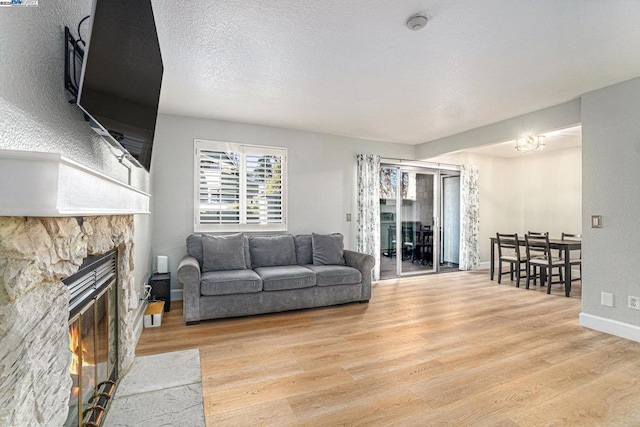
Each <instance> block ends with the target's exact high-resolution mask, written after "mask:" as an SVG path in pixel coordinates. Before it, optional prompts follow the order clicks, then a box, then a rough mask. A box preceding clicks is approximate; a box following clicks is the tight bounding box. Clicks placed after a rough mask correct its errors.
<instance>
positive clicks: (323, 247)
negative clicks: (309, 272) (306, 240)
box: [311, 233, 346, 265]
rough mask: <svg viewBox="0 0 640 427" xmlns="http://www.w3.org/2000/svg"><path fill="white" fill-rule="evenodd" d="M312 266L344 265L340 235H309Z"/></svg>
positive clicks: (342, 244)
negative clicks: (311, 249)
mask: <svg viewBox="0 0 640 427" xmlns="http://www.w3.org/2000/svg"><path fill="white" fill-rule="evenodd" d="M311 243H312V245H313V265H345V264H346V263H345V261H344V243H343V239H342V234H340V233H333V234H316V233H312V234H311Z"/></svg>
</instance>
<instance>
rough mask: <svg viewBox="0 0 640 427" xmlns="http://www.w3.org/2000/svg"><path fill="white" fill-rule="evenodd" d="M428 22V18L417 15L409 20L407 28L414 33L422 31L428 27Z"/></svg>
mask: <svg viewBox="0 0 640 427" xmlns="http://www.w3.org/2000/svg"><path fill="white" fill-rule="evenodd" d="M427 21H428V19H427V17H426V16H424V15H422V14H420V13H416V14H415V15H411V16H410V17H409V19H407V28H408V29H410V30H413V31H418V30H421V29H423V28H424V26H425V25H427Z"/></svg>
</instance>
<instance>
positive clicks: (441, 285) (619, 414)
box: [137, 271, 640, 426]
mask: <svg viewBox="0 0 640 427" xmlns="http://www.w3.org/2000/svg"><path fill="white" fill-rule="evenodd" d="M580 302H581V301H580V283H579V282H578V283H577V285H574V291H573V293H572V297H571V298H566V297H564V295H563V291H562V289H561V288H560V287H556V288H555V289H554V291H553V293H552V295H547V294H546V293H545V291H544V290H542V289H540V288H536V289H532V290H525V289H523V288H520V289H518V288H515V286H514V283H513V282H510V281H509V280H508V278H507V280H503V283H502V284H501V285H498V284H497V283H496V282H492V281H490V280H489V279H488V271H479V272H459V273H448V274H442V275H437V276H435V275H432V276H422V277H413V278H406V279H399V280H387V281H382V282H379V283H378V284H376V285H374V287H373V294H372V298H371V302H370V303H369V304H350V305H344V306H338V307H330V308H321V309H312V310H303V311H296V312H288V313H280V314H273V315H264V316H254V317H248V318H238V319H227V320H218V321H208V322H202V323H201V324H199V325H196V326H189V327H186V326H184V324H183V322H182V311H181V308H180V305H179V304H175V307H176V308H174V309H173V310H172V311H171V312H170V313H169V315H168V316H166V317H165V318H164V319H163V321H162V326H161V327H159V328H154V329H146V330H144V332H143V334H142V337H141V339H140V342H139V344H138V349H137V354H138V355H146V354H154V353H160V352H167V351H174V350H181V349H188V348H199V349H200V357H201V364H202V387H203V395H204V396H203V397H204V407H205V408H204V409H205V416H206V420H207V425H209V426H227V425H234V426H249V425H273V426H287V425H321V426H335V425H384V426H387V425H407V426H431V425H454V426H464V425H469V426H537V425H544V426H563V425H576V426H640V380H639V379H640V343H636V342H633V341H628V340H624V339H621V338H617V337H614V336H610V335H607V334H604V333H600V332H596V331H593V330H590V329H586V328H582V327H580V326H579V325H578V314H579V312H580ZM172 305H173V304H172ZM161 371H162V369H161V368H160V367H159V372H161Z"/></svg>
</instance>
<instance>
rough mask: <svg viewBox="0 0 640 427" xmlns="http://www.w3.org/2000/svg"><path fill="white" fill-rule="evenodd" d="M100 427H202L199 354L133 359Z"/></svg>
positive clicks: (165, 354) (194, 352) (164, 355)
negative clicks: (102, 426) (175, 426)
mask: <svg viewBox="0 0 640 427" xmlns="http://www.w3.org/2000/svg"><path fill="white" fill-rule="evenodd" d="M103 425H104V426H106V427H124V426H136V427H144V426H154V427H155V426H162V425H185V426H204V425H205V420H204V406H203V403H202V378H201V374H200V352H199V351H198V350H197V349H195V350H185V351H176V352H172V353H163V354H155V355H152V356H142V357H136V359H135V361H134V363H133V367H132V368H131V371H129V373H128V374H127V375H125V377H124V378H122V380H121V381H120V384H119V385H118V389H117V390H116V394H115V397H114V400H113V402H112V403H111V407H110V408H109V412H108V413H107V416H106V418H105V422H104V424H103Z"/></svg>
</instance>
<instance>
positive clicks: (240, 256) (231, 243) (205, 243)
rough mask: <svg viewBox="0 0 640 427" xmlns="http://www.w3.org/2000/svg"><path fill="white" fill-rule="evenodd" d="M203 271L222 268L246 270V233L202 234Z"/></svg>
mask: <svg viewBox="0 0 640 427" xmlns="http://www.w3.org/2000/svg"><path fill="white" fill-rule="evenodd" d="M202 253H203V268H202V272H203V273H206V272H208V271H220V270H246V268H247V265H246V263H245V259H244V235H243V234H242V233H237V234H229V235H226V236H210V235H208V234H205V235H203V236H202Z"/></svg>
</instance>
